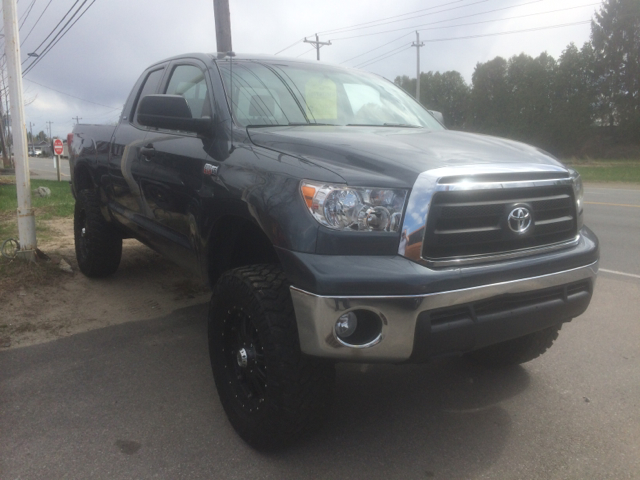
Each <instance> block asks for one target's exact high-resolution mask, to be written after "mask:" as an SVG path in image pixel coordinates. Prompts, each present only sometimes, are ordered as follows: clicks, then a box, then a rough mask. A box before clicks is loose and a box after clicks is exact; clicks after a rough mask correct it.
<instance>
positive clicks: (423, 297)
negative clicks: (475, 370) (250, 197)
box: [291, 260, 598, 362]
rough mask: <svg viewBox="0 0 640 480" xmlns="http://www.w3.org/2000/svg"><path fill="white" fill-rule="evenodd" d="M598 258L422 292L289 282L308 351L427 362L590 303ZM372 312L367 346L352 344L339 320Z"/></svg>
mask: <svg viewBox="0 0 640 480" xmlns="http://www.w3.org/2000/svg"><path fill="white" fill-rule="evenodd" d="M597 272H598V261H597V260H596V261H595V262H593V263H590V264H588V265H586V266H581V267H577V268H571V269H567V270H563V271H560V272H554V273H547V274H543V275H538V276H530V277H527V278H521V279H513V280H509V281H504V282H499V283H491V284H487V285H482V286H477V287H468V288H460V289H455V290H448V291H441V292H433V293H425V294H418V295H389V296H380V295H375V296H360V295H348V296H336V295H316V294H312V293H309V292H307V291H304V290H301V289H299V288H296V287H291V297H292V299H293V305H294V308H295V313H296V319H297V323H298V332H299V337H300V346H301V349H302V351H303V352H304V353H306V354H308V355H312V356H317V357H322V358H329V359H335V360H344V361H356V362H374V361H383V362H403V361H416V362H419V361H425V360H428V359H429V358H431V357H434V356H440V355H447V354H457V353H464V352H466V351H470V350H473V349H476V348H481V347H484V346H488V345H491V344H494V343H499V342H502V341H506V340H509V339H512V338H517V337H519V336H522V335H526V334H528V333H532V332H535V331H538V330H541V329H543V328H545V327H548V326H551V325H554V324H558V323H561V322H566V321H569V320H571V319H572V318H573V317H576V316H578V315H580V314H581V313H583V312H584V311H585V310H586V308H587V307H588V305H589V302H590V300H591V295H592V292H593V286H594V283H595V279H596V276H597ZM355 310H368V311H370V312H374V313H375V314H377V315H378V316H379V317H380V319H381V325H382V326H381V332H380V336H379V338H377V339H376V341H375V342H370V344H369V345H367V346H364V347H363V346H347V345H345V344H344V343H343V342H341V341H340V340H339V339H338V338H337V336H336V333H335V329H334V327H335V323H336V320H337V319H338V318H339V317H340V316H341V315H343V314H344V313H347V312H350V311H355Z"/></svg>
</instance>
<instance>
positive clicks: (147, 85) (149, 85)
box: [131, 68, 164, 124]
mask: <svg viewBox="0 0 640 480" xmlns="http://www.w3.org/2000/svg"><path fill="white" fill-rule="evenodd" d="M163 74H164V68H161V69H159V70H154V71H153V72H150V73H149V75H147V78H146V79H145V81H144V84H143V85H142V88H141V89H140V93H139V94H138V98H137V99H136V102H135V104H134V105H133V110H134V111H135V110H137V108H138V104H139V103H140V100H141V99H142V98H144V97H146V96H147V95H153V94H154V93H156V92H157V91H158V85H160V80H162V75H163ZM131 118H133V119H134V121H135V123H136V124H137V123H138V120H137V118H136V116H132V117H131Z"/></svg>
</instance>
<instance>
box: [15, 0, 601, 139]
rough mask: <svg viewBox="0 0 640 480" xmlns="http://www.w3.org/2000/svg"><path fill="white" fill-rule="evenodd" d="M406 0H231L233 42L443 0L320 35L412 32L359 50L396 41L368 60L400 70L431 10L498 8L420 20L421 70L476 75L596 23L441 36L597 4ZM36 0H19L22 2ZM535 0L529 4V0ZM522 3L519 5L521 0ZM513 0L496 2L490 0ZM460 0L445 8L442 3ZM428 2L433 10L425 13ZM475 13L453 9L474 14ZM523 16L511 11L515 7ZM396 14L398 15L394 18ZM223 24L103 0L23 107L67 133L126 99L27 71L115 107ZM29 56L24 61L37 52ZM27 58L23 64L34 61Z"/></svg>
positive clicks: (292, 53) (555, 47)
mask: <svg viewBox="0 0 640 480" xmlns="http://www.w3.org/2000/svg"><path fill="white" fill-rule="evenodd" d="M478 2H479V0H459V1H455V0H453V1H447V0H430V1H429V2H425V1H424V0H422V1H420V0H407V1H404V2H401V3H400V2H392V3H390V2H383V1H381V0H366V1H365V0H350V1H348V2H347V1H344V0H325V1H324V2H321V3H318V2H310V1H296V2H294V1H283V0H270V1H269V2H257V1H251V2H250V1H246V0H230V8H231V25H232V32H233V46H234V50H236V51H237V52H243V53H267V54H273V53H275V52H277V51H278V50H281V49H283V48H285V47H287V46H288V45H290V44H292V43H293V42H295V41H296V40H298V39H302V37H304V36H305V35H306V36H308V37H309V38H311V36H312V35H313V34H314V33H315V32H322V31H327V30H331V29H337V28H340V27H344V26H348V25H353V24H360V23H364V22H369V21H374V20H378V19H381V18H384V17H392V16H396V15H401V14H403V13H406V12H411V11H414V10H420V9H426V8H430V7H434V6H437V5H442V6H441V7H438V8H435V9H433V10H431V11H426V12H420V13H418V14H415V15H423V16H420V17H418V18H414V19H412V20H407V21H403V22H396V23H390V24H388V25H384V26H380V27H376V28H370V29H362V30H358V31H352V32H345V33H331V34H328V35H325V34H323V35H321V40H331V41H332V43H333V45H331V46H328V47H324V48H323V49H322V50H321V58H322V60H323V61H327V62H330V63H341V62H344V61H345V60H347V59H349V58H351V57H354V56H356V55H359V54H361V53H363V52H366V51H367V50H371V49H373V48H375V47H378V46H380V45H382V44H384V43H387V42H390V41H391V40H393V39H395V38H397V37H400V36H401V35H403V34H406V35H405V36H404V37H403V38H401V39H399V40H397V41H395V42H393V43H391V44H389V45H387V46H386V47H383V48H380V49H378V50H376V51H374V52H372V53H370V54H367V55H364V56H362V57H360V58H358V59H355V60H353V61H349V62H345V63H344V65H346V66H355V65H357V64H358V63H362V62H364V61H368V60H375V59H377V58H380V57H381V56H384V55H385V54H386V53H387V52H390V51H392V50H394V49H398V48H400V47H402V46H403V45H404V46H405V47H406V48H405V49H402V48H400V50H399V51H398V52H397V53H396V54H394V55H392V56H390V57H389V58H387V59H385V60H382V61H379V62H376V63H372V64H371V65H369V66H367V67H365V69H366V70H369V71H372V72H375V73H378V74H380V75H383V76H385V77H387V78H389V79H391V80H393V79H394V78H395V77H396V76H397V75H410V76H415V70H416V64H415V58H416V52H415V48H409V44H410V43H411V42H412V41H414V40H415V34H414V33H412V29H411V28H409V27H411V26H413V25H419V24H426V23H430V22H439V21H442V20H446V21H444V22H441V23H438V24H434V25H430V26H424V27H419V28H433V27H450V26H451V25H459V24H465V23H473V22H480V21H484V20H499V21H495V22H488V23H482V24H477V25H466V26H457V27H450V28H438V29H432V30H427V31H422V32H421V34H420V36H421V40H423V41H425V42H426V45H425V47H424V48H423V49H421V67H422V71H429V70H434V71H446V70H458V71H460V72H461V73H462V74H463V75H464V76H465V78H466V79H467V80H468V81H469V80H470V79H471V74H472V73H473V69H474V67H475V65H476V64H477V62H485V61H487V60H490V59H491V58H493V57H495V56H497V55H500V56H503V57H509V56H511V55H515V54H519V53H521V52H525V53H527V54H529V55H532V56H537V55H539V54H540V53H541V52H543V51H547V52H548V53H550V54H551V55H553V56H554V57H556V58H557V57H558V56H559V55H560V53H561V52H562V51H563V50H564V48H566V46H567V45H568V44H569V43H570V42H575V43H576V44H578V45H582V43H583V42H585V41H587V40H588V38H589V32H590V27H589V25H588V24H585V25H578V26H569V27H565V28H558V29H549V30H539V31H532V32H528V33H517V34H512V35H503V36H489V37H482V38H475V39H466V40H449V41H438V42H435V41H432V40H436V39H443V38H454V37H462V36H470V35H482V34H491V33H496V32H507V31H513V30H523V29H531V28H538V27H546V26H549V25H558V24H566V23H573V22H578V21H582V20H589V19H591V17H592V16H593V12H594V11H595V9H596V8H597V6H587V7H581V8H575V9H571V10H565V11H562V12H555V13H550V14H544V15H531V16H527V17H524V15H530V14H535V13H539V12H547V11H552V10H558V9H566V8H569V7H575V6H581V5H586V4H589V3H594V2H593V1H592V2H589V0H563V2H561V3H560V2H554V1H552V0H538V1H536V2H532V0H486V1H484V2H480V3H478ZM29 3H30V2H27V1H23V2H21V3H20V5H19V9H18V10H19V13H20V14H22V13H23V12H24V11H25V10H26V9H27V7H28V6H29ZM527 3H528V5H523V4H527ZM72 4H73V0H57V1H54V2H53V4H52V5H51V7H50V8H49V10H48V11H47V12H46V14H45V15H44V16H43V18H42V20H41V21H40V23H39V24H38V25H37V27H36V28H35V29H34V31H33V33H32V34H31V36H30V38H29V39H28V40H27V42H25V44H24V45H23V46H22V56H23V59H24V58H27V57H26V55H27V53H29V52H30V51H32V50H31V49H35V47H36V46H37V45H38V44H39V43H40V42H41V41H42V40H43V39H44V37H45V36H46V35H47V34H48V33H49V31H50V30H51V29H52V28H53V26H54V25H55V24H56V23H57V22H58V21H59V19H60V18H61V17H62V15H63V14H64V12H65V11H66V10H67V9H68V8H69V7H70V6H71V5H72ZM45 5H46V2H44V1H42V0H41V1H38V2H36V4H35V6H34V9H33V11H32V13H31V15H30V16H29V18H28V19H27V22H26V23H25V25H24V27H23V34H25V32H28V31H29V29H30V28H31V26H32V25H33V22H35V20H36V18H37V17H38V16H39V15H40V13H41V12H42V9H43V8H44V6H45ZM519 5H520V6H519ZM505 7H511V8H508V9H506V10H502V11H499V12H494V13H487V14H481V13H482V12H486V11H488V10H495V9H499V8H505ZM450 8H455V10H450V11H447V12H442V13H436V14H434V12H437V11H440V10H444V9H450ZM425 14H428V15H425ZM474 14H479V15H476V16H473V17H469V18H466V19H459V20H453V19H454V18H456V17H461V16H465V15H474ZM517 16H519V17H521V18H514V19H511V20H509V18H510V17H517ZM390 20H395V19H390ZM400 28H406V30H401V31H395V32H388V33H384V34H379V35H372V36H364V37H359V38H352V39H341V37H347V36H354V35H359V34H364V33H370V32H377V31H382V30H394V29H400ZM215 49H216V44H215V24H214V17H213V3H212V0H182V1H179V2H178V1H175V0H172V1H171V0H137V1H132V0H99V1H97V2H96V3H95V5H94V6H93V7H92V8H91V9H90V10H89V11H88V12H87V14H86V15H85V16H84V17H83V18H82V19H81V20H80V21H79V22H78V23H77V24H76V25H75V26H74V27H73V29H72V30H71V31H70V32H69V33H68V34H67V35H66V36H65V37H64V38H63V39H62V40H61V41H60V42H59V43H58V44H57V45H56V46H55V47H54V49H52V50H51V52H50V53H49V54H48V55H47V56H46V57H45V58H43V59H42V60H41V62H40V63H39V64H38V65H37V66H36V67H35V68H34V69H33V70H32V71H31V72H29V73H28V74H27V75H26V77H25V82H24V85H25V90H26V93H25V96H26V97H27V98H33V97H34V96H37V98H36V100H35V101H34V102H33V103H32V104H30V105H29V106H27V108H26V109H25V112H26V115H27V122H29V121H31V122H33V123H35V124H36V127H35V128H34V132H35V131H36V130H37V131H40V130H44V129H45V122H46V121H53V122H54V124H53V132H54V134H55V135H59V136H65V135H66V133H68V132H70V131H71V128H72V124H73V121H72V120H71V117H75V116H76V115H77V116H80V117H82V119H83V120H82V121H83V122H87V123H103V122H110V121H115V119H116V118H117V116H118V113H119V111H118V110H114V109H111V110H110V109H109V108H107V107H104V106H99V105H94V104H91V103H87V102H83V101H81V100H77V99H74V98H71V97H69V96H65V95H61V94H59V93H56V92H54V91H52V90H48V89H46V88H43V87H41V86H39V85H36V84H35V83H31V82H30V81H29V80H32V81H34V82H38V83H40V84H43V85H47V86H49V87H51V88H54V89H56V90H59V91H62V92H66V93H69V94H72V95H74V96H77V97H80V98H83V99H87V100H91V101H93V102H96V103H99V104H102V105H106V106H109V107H121V105H122V104H123V103H124V101H125V100H126V97H127V95H128V94H129V90H130V89H131V87H132V86H133V84H134V82H135V81H136V79H137V78H138V76H139V75H140V73H141V72H142V70H143V69H144V68H146V67H147V66H148V65H150V64H151V63H153V62H155V61H158V60H162V59H163V58H167V57H170V56H173V55H177V54H181V53H187V52H192V51H199V52H213V51H215ZM310 49H311V47H310V46H309V45H308V44H303V43H301V42H300V43H299V44H296V45H295V46H294V47H292V48H290V49H288V50H286V51H285V52H283V53H282V54H281V55H283V56H288V57H296V56H298V55H301V57H300V58H305V59H310V60H311V59H313V58H315V51H313V52H309V51H308V50H310ZM28 63H29V62H27V64H28ZM25 65H26V64H25Z"/></svg>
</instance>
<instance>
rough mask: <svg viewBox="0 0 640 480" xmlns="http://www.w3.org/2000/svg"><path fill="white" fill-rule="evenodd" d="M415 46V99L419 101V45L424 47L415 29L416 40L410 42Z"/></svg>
mask: <svg viewBox="0 0 640 480" xmlns="http://www.w3.org/2000/svg"><path fill="white" fill-rule="evenodd" d="M411 46H412V47H416V60H417V72H418V73H417V75H416V100H417V101H418V103H421V102H420V47H424V43H421V42H420V34H419V33H418V31H417V30H416V41H415V42H413V43H412V44H411Z"/></svg>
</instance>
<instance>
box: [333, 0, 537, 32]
mask: <svg viewBox="0 0 640 480" xmlns="http://www.w3.org/2000/svg"><path fill="white" fill-rule="evenodd" d="M542 1H544V0H531V1H529V2H525V3H519V4H517V5H511V6H508V7H502V8H495V9H493V10H487V11H484V12H478V13H472V14H470V15H463V16H461V17H455V18H447V19H445V20H438V21H436V22H430V23H421V24H419V25H412V26H410V27H401V28H394V29H392V30H383V31H381V32H372V33H363V34H360V35H353V36H351V37H338V38H336V39H334V41H335V40H349V39H351V38H360V37H368V36H371V35H380V34H381V33H390V32H399V31H401V30H416V29H417V28H419V27H424V26H427V25H435V24H437V23H444V22H452V21H453V20H460V19H463V18H469V17H477V16H478V15H485V14H487V13H494V12H499V11H502V10H509V9H511V8H516V7H523V6H525V5H531V4H532V3H539V2H542ZM436 13H440V12H436Z"/></svg>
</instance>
